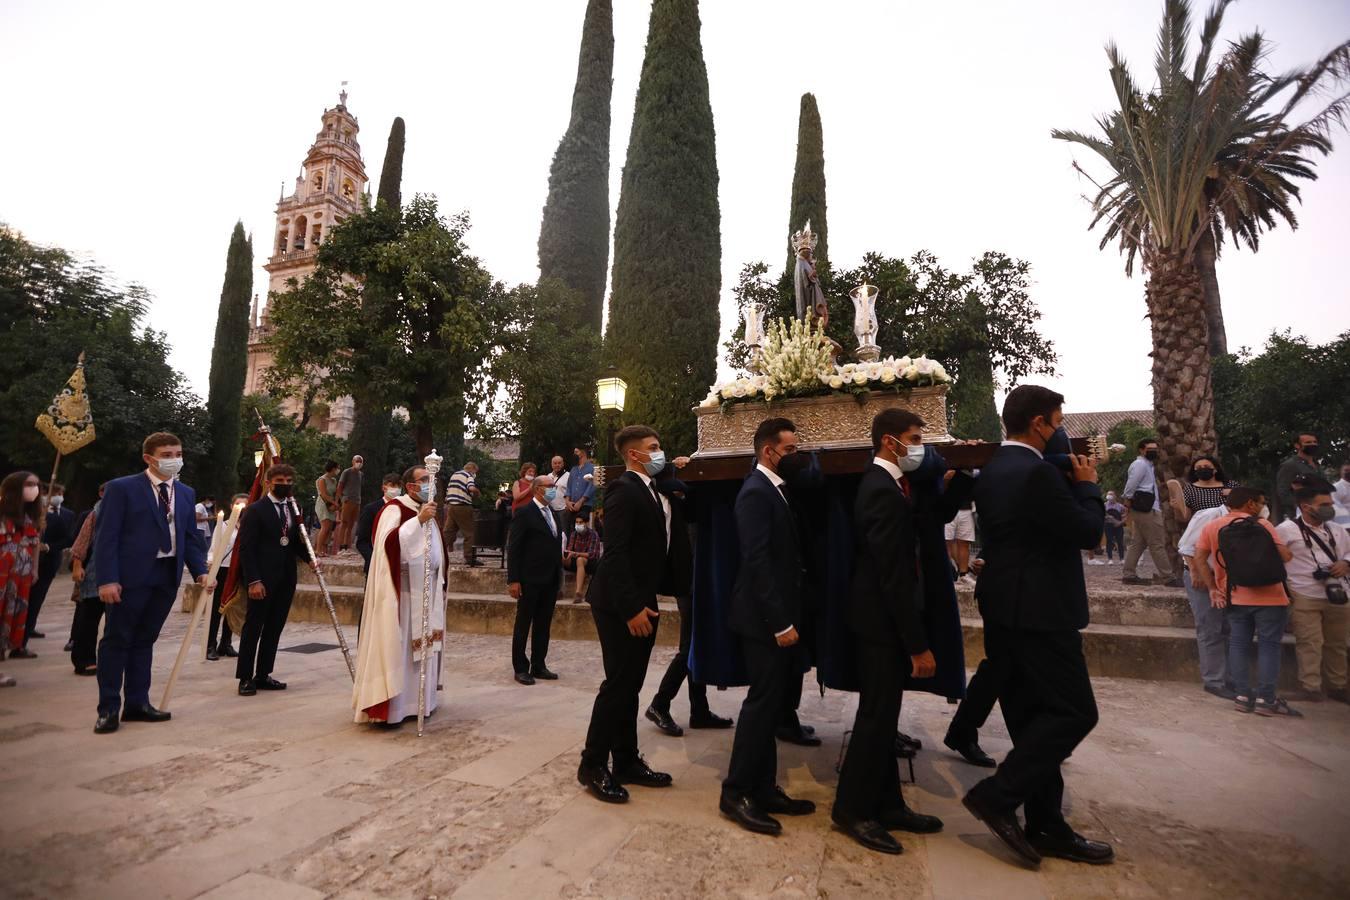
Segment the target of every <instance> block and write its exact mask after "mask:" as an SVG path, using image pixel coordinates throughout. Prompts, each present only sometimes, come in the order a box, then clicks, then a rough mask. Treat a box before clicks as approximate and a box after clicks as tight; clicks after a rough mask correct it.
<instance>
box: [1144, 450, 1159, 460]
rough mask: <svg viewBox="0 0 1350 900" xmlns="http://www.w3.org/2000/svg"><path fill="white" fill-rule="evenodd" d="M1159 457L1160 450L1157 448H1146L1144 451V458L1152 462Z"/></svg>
mask: <svg viewBox="0 0 1350 900" xmlns="http://www.w3.org/2000/svg"><path fill="white" fill-rule="evenodd" d="M1157 458H1158V451H1157V450H1145V451H1144V459H1147V460H1149V461H1150V462H1152V461H1153V460H1155V459H1157Z"/></svg>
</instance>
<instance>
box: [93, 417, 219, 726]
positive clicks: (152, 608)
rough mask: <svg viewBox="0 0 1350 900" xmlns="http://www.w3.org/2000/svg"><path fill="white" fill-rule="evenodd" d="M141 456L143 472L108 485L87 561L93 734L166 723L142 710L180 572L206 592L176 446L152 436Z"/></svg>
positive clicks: (189, 493) (162, 715)
mask: <svg viewBox="0 0 1350 900" xmlns="http://www.w3.org/2000/svg"><path fill="white" fill-rule="evenodd" d="M141 454H142V456H141V458H142V459H144V460H145V465H146V469H145V471H144V472H140V473H138V474H136V475H128V476H126V477H125V478H117V479H114V480H112V481H110V482H108V484H107V488H106V490H105V491H104V493H103V505H102V506H101V507H100V508H99V523H98V524H99V527H98V536H97V538H96V539H95V545H94V555H95V558H96V559H97V560H98V595H99V599H101V600H102V601H103V603H104V606H105V607H106V609H107V621H106V622H105V623H104V626H103V640H102V641H100V642H99V646H98V722H97V724H95V726H94V732H95V733H96V734H108V733H110V732H113V731H116V730H117V726H118V723H119V721H125V722H165V721H168V719H169V717H170V714H169V713H167V712H163V711H161V710H158V709H155V708H154V707H153V706H151V705H150V664H151V661H152V659H153V654H154V648H155V641H156V640H157V639H158V638H159V630H160V628H162V627H163V625H164V620H165V619H166V618H168V615H169V610H170V609H172V608H173V601H174V598H175V597H176V596H177V595H178V583H179V581H181V580H182V577H183V564H184V563H185V562H186V563H187V567H188V571H190V572H191V573H192V576H193V577H194V578H195V579H197V583H198V584H200V585H202V587H203V588H204V589H205V591H206V592H207V594H208V595H209V594H210V592H211V591H212V590H213V589H214V585H213V584H211V583H210V581H209V578H210V576H209V575H208V573H207V571H206V541H205V540H204V539H203V537H202V533H201V531H199V530H198V529H197V522H196V506H197V495H196V494H195V493H194V492H193V490H192V488H190V487H188V486H187V485H185V484H180V483H179V482H178V480H177V477H178V473H179V472H180V471H181V470H182V468H183V442H182V441H180V440H179V439H178V438H177V437H175V436H174V435H172V434H168V433H166V432H156V433H155V434H152V435H150V436H149V437H148V438H146V439H145V442H144V443H143V444H142V445H141ZM124 690H125V696H126V702H125V704H124V703H123V701H122V698H123V694H124ZM119 715H120V718H119Z"/></svg>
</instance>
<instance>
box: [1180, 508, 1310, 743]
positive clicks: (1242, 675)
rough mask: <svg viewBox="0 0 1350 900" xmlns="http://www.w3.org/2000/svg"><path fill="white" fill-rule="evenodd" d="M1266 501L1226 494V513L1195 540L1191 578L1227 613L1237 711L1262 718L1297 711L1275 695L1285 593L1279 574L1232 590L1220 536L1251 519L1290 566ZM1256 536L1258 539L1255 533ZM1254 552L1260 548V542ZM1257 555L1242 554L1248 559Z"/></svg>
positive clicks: (1286, 603)
mask: <svg viewBox="0 0 1350 900" xmlns="http://www.w3.org/2000/svg"><path fill="white" fill-rule="evenodd" d="M1265 503H1266V498H1265V494H1264V493H1263V492H1262V491H1260V490H1259V489H1257V488H1250V487H1235V488H1233V489H1232V490H1231V491H1229V493H1228V496H1227V497H1226V498H1224V504H1225V505H1226V506H1227V507H1228V514H1227V515H1225V516H1220V517H1219V518H1217V519H1215V520H1214V521H1212V522H1210V523H1209V524H1208V525H1206V526H1205V530H1204V531H1202V532H1201V533H1200V539H1199V540H1198V541H1197V542H1196V545H1195V557H1194V562H1195V567H1194V568H1195V570H1194V572H1192V576H1193V577H1194V579H1195V583H1196V585H1198V586H1199V587H1202V588H1208V589H1209V596H1210V603H1211V604H1213V605H1214V606H1215V607H1216V608H1218V609H1223V608H1224V607H1227V609H1228V614H1227V615H1228V626H1229V638H1228V676H1229V678H1231V679H1232V681H1233V685H1234V689H1235V690H1236V691H1237V697H1236V699H1235V700H1234V704H1235V705H1236V706H1237V709H1238V711H1239V712H1253V711H1255V712H1256V714H1257V715H1262V716H1299V715H1301V713H1299V712H1297V711H1295V710H1293V709H1290V707H1289V704H1288V703H1286V702H1285V701H1284V700H1282V699H1280V698H1278V697H1276V696H1275V686H1276V684H1277V683H1278V682H1279V680H1280V639H1281V638H1282V637H1283V636H1284V625H1285V621H1286V619H1287V618H1288V615H1289V595H1288V594H1287V593H1286V592H1285V589H1284V581H1283V578H1284V575H1283V572H1282V571H1280V572H1278V573H1277V574H1276V573H1272V576H1271V578H1272V580H1271V582H1270V583H1268V584H1257V585H1252V584H1239V583H1237V579H1236V578H1235V579H1234V583H1233V585H1232V586H1231V588H1230V586H1229V583H1228V582H1229V572H1228V568H1229V562H1230V561H1227V560H1225V559H1224V554H1223V553H1221V552H1220V544H1221V541H1222V540H1223V539H1222V538H1221V536H1220V532H1222V531H1223V530H1224V529H1225V528H1227V527H1229V526H1231V525H1234V523H1240V522H1241V520H1243V519H1248V518H1254V519H1255V520H1256V521H1257V522H1258V523H1259V524H1260V525H1261V527H1262V528H1263V529H1264V531H1265V533H1266V534H1268V535H1269V537H1270V540H1271V541H1272V542H1273V544H1274V549H1275V552H1276V553H1277V554H1278V556H1279V559H1280V560H1281V561H1282V562H1286V563H1287V562H1289V560H1290V559H1291V558H1292V557H1293V554H1292V553H1291V552H1290V551H1289V548H1288V547H1287V546H1285V543H1284V540H1283V539H1282V538H1281V537H1280V536H1279V534H1278V533H1277V532H1276V531H1275V526H1274V525H1272V524H1271V523H1270V522H1269V520H1268V519H1267V518H1266V514H1267V513H1266V509H1265ZM1238 527H1239V528H1240V527H1241V526H1240V525H1239V526H1238ZM1257 535H1258V537H1259V532H1258V533H1257ZM1256 549H1257V550H1258V551H1259V550H1260V549H1261V548H1260V546H1259V544H1258V546H1257V547H1256ZM1266 549H1269V548H1266ZM1255 555H1257V554H1253V553H1250V552H1247V553H1244V556H1247V557H1249V558H1250V557H1254V556H1255ZM1211 557H1212V558H1213V566H1212V567H1211V562H1210V560H1211ZM1244 562H1249V560H1244ZM1253 633H1255V635H1256V680H1257V685H1256V695H1255V696H1253V694H1252V690H1251V675H1250V674H1249V673H1250V671H1251V669H1250V665H1249V663H1248V660H1247V653H1248V648H1249V647H1250V646H1251V642H1252V634H1253Z"/></svg>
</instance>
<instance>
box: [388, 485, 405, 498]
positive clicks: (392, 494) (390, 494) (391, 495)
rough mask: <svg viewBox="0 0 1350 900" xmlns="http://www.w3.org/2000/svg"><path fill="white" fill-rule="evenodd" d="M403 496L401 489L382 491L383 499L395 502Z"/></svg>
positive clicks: (389, 488) (394, 488)
mask: <svg viewBox="0 0 1350 900" xmlns="http://www.w3.org/2000/svg"><path fill="white" fill-rule="evenodd" d="M401 496H403V488H396V487H387V488H385V489H384V499H386V500H397V499H398V498H399V497H401Z"/></svg>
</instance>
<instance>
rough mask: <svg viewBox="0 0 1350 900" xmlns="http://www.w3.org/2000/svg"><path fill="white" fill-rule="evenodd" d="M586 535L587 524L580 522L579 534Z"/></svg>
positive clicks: (578, 524)
mask: <svg viewBox="0 0 1350 900" xmlns="http://www.w3.org/2000/svg"><path fill="white" fill-rule="evenodd" d="M585 533H586V523H585V522H578V523H577V534H585Z"/></svg>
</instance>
